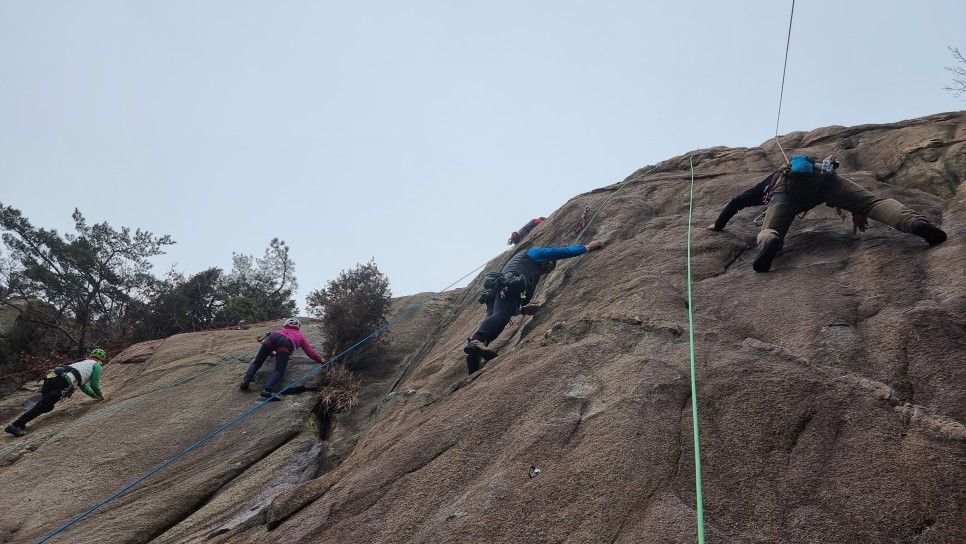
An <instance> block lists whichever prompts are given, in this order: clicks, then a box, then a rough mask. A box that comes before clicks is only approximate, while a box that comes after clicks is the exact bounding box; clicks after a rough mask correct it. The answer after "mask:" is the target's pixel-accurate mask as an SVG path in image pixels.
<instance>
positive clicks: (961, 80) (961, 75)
mask: <svg viewBox="0 0 966 544" xmlns="http://www.w3.org/2000/svg"><path fill="white" fill-rule="evenodd" d="M949 52H950V53H952V54H953V58H954V59H956V62H958V63H959V64H961V65H962V66H947V67H946V69H947V70H949V71H950V72H952V74H953V84H952V85H947V86H945V87H943V89H944V90H947V91H949V92H951V93H953V96H955V97H956V98H959V97H960V96H961V95H962V94H963V93H964V92H966V59H964V58H963V54H962V53H960V52H959V49H958V48H956V47H949Z"/></svg>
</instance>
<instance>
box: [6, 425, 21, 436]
mask: <svg viewBox="0 0 966 544" xmlns="http://www.w3.org/2000/svg"><path fill="white" fill-rule="evenodd" d="M3 430H4V431H6V432H8V433H10V434H12V435H14V436H23V435H25V434H27V429H24V428H23V427H17V426H16V425H14V424H13V423H11V424H10V425H7V426H6V427H5V428H4V429H3Z"/></svg>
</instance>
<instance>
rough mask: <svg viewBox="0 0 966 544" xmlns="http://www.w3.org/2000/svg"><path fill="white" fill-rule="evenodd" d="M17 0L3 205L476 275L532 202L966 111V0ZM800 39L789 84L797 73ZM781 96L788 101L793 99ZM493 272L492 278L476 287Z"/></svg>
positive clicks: (7, 27) (330, 274) (454, 279)
mask: <svg viewBox="0 0 966 544" xmlns="http://www.w3.org/2000/svg"><path fill="white" fill-rule="evenodd" d="M791 13H792V2H791V1H789V2H777V1H766V0H758V1H750V0H735V1H732V2H712V1H710V0H705V1H693V0H692V1H689V0H678V1H675V2H661V3H657V2H642V1H640V0H635V1H623V0H620V1H618V0H614V1H606V0H602V1H595V2H591V1H586V0H585V1H571V0H555V1H528V0H513V1H502V0H496V1H491V2H485V3H482V2H454V1H451V0H438V1H434V0H412V1H407V2H399V1H366V0H353V1H323V0H318V1H295V0H289V1H285V0H279V1H271V2H270V1H258V2H256V1H246V0H165V1H163V2H162V1H154V2H147V1H143V0H142V1H135V0H115V1H103V0H85V1H83V2H77V1H64V0H61V1H54V0H51V1H45V2H25V1H22V0H0V202H2V203H3V204H5V205H8V206H13V207H14V208H17V209H19V210H21V211H22V212H23V213H24V215H25V216H26V217H27V218H28V219H29V220H30V221H31V222H32V223H33V224H34V226H37V227H44V228H55V229H57V230H58V231H60V232H72V230H73V221H72V219H71V214H72V213H73V211H74V209H75V208H79V209H80V211H81V212H82V213H83V214H84V216H85V218H86V219H87V221H88V223H89V224H91V223H99V222H103V221H107V222H108V223H109V224H111V225H112V226H113V227H115V228H120V227H130V228H132V229H142V230H146V231H150V232H152V233H154V234H155V235H159V236H160V235H164V234H169V235H171V237H172V238H173V239H174V240H175V241H176V242H177V243H176V244H175V245H172V246H168V247H167V248H166V254H165V255H163V256H159V257H156V258H154V259H153V260H152V262H153V263H154V265H155V268H154V272H155V274H156V275H157V276H159V277H161V276H163V275H164V274H165V272H167V270H168V269H170V268H172V267H174V268H175V269H176V270H178V271H181V272H184V273H185V274H187V275H191V274H194V273H197V272H200V271H202V270H204V269H206V268H209V267H212V266H217V267H220V268H223V269H224V270H225V271H226V272H229V271H230V270H231V266H232V253H233V252H234V253H241V254H246V255H253V256H255V257H260V256H262V255H263V254H264V252H265V249H266V248H267V247H268V245H269V242H270V241H271V239H272V238H275V237H278V238H281V239H282V240H284V241H285V242H286V243H287V244H288V245H289V247H290V248H291V257H292V259H293V260H294V261H295V271H296V276H297V278H298V281H299V286H300V288H299V290H298V296H297V302H298V304H299V306H300V308H302V309H303V314H304V308H305V304H304V297H305V295H306V294H308V293H309V292H310V291H313V290H316V289H321V288H323V287H324V286H325V284H326V282H328V281H329V280H332V279H334V278H336V277H337V275H338V274H339V272H340V271H342V270H346V269H351V268H353V267H355V266H356V265H357V264H359V263H366V262H368V261H369V260H370V259H372V260H374V261H375V262H376V264H377V266H378V267H379V269H380V270H381V271H382V272H383V273H384V274H385V275H386V276H387V277H388V278H389V280H390V287H391V289H392V292H393V295H394V296H402V295H411V294H416V293H421V292H437V291H441V290H443V289H445V288H451V287H454V286H455V287H459V286H462V285H465V284H466V283H467V282H468V281H469V280H470V279H472V277H474V276H475V273H474V274H471V273H473V272H474V271H475V270H476V269H477V268H479V267H480V266H481V265H483V264H485V263H486V262H488V261H489V260H491V259H492V258H494V257H496V256H497V255H500V254H501V253H502V252H504V251H507V250H508V246H507V245H506V240H507V238H508V237H509V234H510V232H512V231H514V230H517V229H518V228H520V227H521V226H522V225H523V224H524V223H526V222H527V221H528V220H530V219H531V218H533V217H537V216H548V215H550V214H551V213H552V212H553V211H555V210H557V209H558V208H560V207H561V206H562V205H563V204H565V203H566V202H567V201H568V200H569V199H570V198H572V197H574V196H576V195H578V194H580V193H584V192H587V191H590V190H593V189H596V188H600V187H605V186H608V185H611V184H614V183H617V182H620V181H622V180H623V179H624V178H626V177H627V176H628V175H630V174H631V173H633V172H634V171H635V170H637V169H638V168H641V167H643V166H646V165H653V164H656V163H658V162H660V161H662V160H665V159H668V158H671V157H674V156H678V155H682V154H686V153H688V152H690V151H693V150H697V149H703V148H708V147H713V146H729V147H755V146H759V145H761V144H762V143H765V142H767V141H768V140H770V139H771V138H773V137H774V136H775V134H776V131H777V132H778V133H779V134H786V133H789V132H795V131H808V130H812V129H815V128H820V127H825V126H830V125H842V126H852V125H859V124H867V123H892V122H896V121H902V120H906V119H912V118H916V117H921V116H924V115H930V114H934V113H940V112H947V111H959V110H962V109H966V101H963V100H962V99H957V98H955V97H954V96H953V95H952V93H950V92H948V91H945V90H943V87H944V86H946V85H950V84H951V83H952V74H951V73H950V72H948V71H947V70H945V67H947V66H952V65H954V64H955V60H954V59H953V57H952V55H951V54H950V52H949V51H948V49H947V47H948V46H952V47H958V48H960V49H961V50H964V51H966V2H964V1H963V0H922V1H920V2H892V3H886V4H883V3H882V2H881V1H878V2H873V1H871V0H855V1H849V2H841V1H832V0H814V1H799V2H797V4H796V5H795V6H794V18H793V20H792V25H791V33H790V41H788V40H789V18H790V15H791ZM786 43H788V44H789V48H788V61H787V72H786V73H785V81H784V92H783V93H782V76H783V68H784V63H785V50H786ZM780 96H781V115H780V117H779V111H778V110H779V99H780ZM468 274H471V275H470V276H469V277H465V276H467V275H468Z"/></svg>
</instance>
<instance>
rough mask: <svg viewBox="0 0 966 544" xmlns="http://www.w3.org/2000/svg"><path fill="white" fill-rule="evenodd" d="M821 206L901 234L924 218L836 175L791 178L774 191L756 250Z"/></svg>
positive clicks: (893, 200) (909, 230)
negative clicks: (823, 205) (855, 215)
mask: <svg viewBox="0 0 966 544" xmlns="http://www.w3.org/2000/svg"><path fill="white" fill-rule="evenodd" d="M822 203H825V204H827V205H829V206H831V207H833V208H842V209H843V210H848V211H850V212H852V213H855V214H859V215H865V216H868V217H869V218H870V219H875V220H876V221H880V222H882V223H885V224H886V225H889V226H890V227H892V228H894V229H896V230H899V231H901V232H912V222H913V221H915V220H917V219H925V218H924V217H923V216H922V215H920V214H918V213H916V212H914V211H912V210H910V209H909V208H907V207H905V206H903V205H902V204H901V203H900V202H899V201H898V200H895V199H892V198H876V196H875V195H873V194H872V193H870V192H869V191H866V190H865V189H863V188H862V187H860V186H858V185H856V184H855V183H852V182H851V181H849V180H847V179H845V178H843V177H841V176H838V175H836V174H817V173H816V174H811V175H809V176H802V177H792V178H790V179H789V180H787V181H785V182H782V183H779V184H778V186H777V187H776V188H775V195H774V196H773V197H772V200H771V202H770V203H769V204H768V209H767V210H766V211H765V222H764V223H763V224H762V226H761V231H759V232H758V247H759V248H760V247H761V245H762V244H763V243H764V241H765V240H768V239H769V238H770V237H771V236H772V235H776V236H778V237H779V238H780V239H782V240H784V239H785V234H787V233H788V228H789V227H790V226H791V225H792V221H794V220H795V215H797V214H799V213H801V212H803V211H805V210H809V209H811V208H813V207H815V206H817V205H819V204H822Z"/></svg>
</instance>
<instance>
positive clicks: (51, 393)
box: [13, 376, 70, 429]
mask: <svg viewBox="0 0 966 544" xmlns="http://www.w3.org/2000/svg"><path fill="white" fill-rule="evenodd" d="M69 387H70V382H69V381H67V378H65V377H64V376H54V377H53V378H46V379H44V385H43V387H41V388H40V394H41V395H43V398H41V399H40V402H38V403H37V404H36V405H34V407H33V408H31V409H29V410H27V411H26V412H24V414H23V415H22V416H20V417H18V418H17V420H16V421H14V422H13V426H14V427H20V428H21V429H22V428H24V427H26V426H27V423H28V422H30V421H32V420H33V419H35V418H36V417H37V416H39V415H40V414H46V413H47V412H49V411H51V410H53V409H54V405H55V404H57V401H59V400H60V399H61V397H62V396H63V394H64V389H67V388H69Z"/></svg>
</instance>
